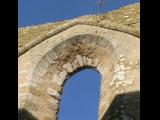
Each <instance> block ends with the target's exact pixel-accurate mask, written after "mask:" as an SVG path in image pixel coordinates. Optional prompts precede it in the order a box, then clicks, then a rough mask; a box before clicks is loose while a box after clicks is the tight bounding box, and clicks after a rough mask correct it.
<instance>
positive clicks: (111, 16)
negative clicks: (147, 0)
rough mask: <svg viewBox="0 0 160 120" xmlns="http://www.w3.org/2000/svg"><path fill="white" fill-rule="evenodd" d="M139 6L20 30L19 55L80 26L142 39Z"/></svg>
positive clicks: (130, 6)
mask: <svg viewBox="0 0 160 120" xmlns="http://www.w3.org/2000/svg"><path fill="white" fill-rule="evenodd" d="M139 6H140V5H139V4H138V3H136V4H133V5H129V6H126V7H122V8H120V9H118V10H114V11H112V12H109V13H107V14H100V15H86V16H81V17H79V18H76V19H73V20H68V21H67V20H66V21H62V22H57V23H47V24H44V25H38V26H30V27H26V28H19V29H18V38H19V40H18V41H19V42H18V47H19V48H18V54H19V55H21V54H23V53H24V52H26V51H27V50H29V49H30V48H31V47H33V46H35V45H36V44H39V43H40V42H42V41H43V40H45V39H47V38H49V37H51V36H53V35H55V34H57V33H59V32H62V31H63V30H65V29H68V28H70V27H72V26H75V25H78V24H84V25H93V26H99V27H103V28H108V29H113V30H117V31H122V32H125V33H129V34H132V35H134V36H137V37H140V15H139V13H140V9H139Z"/></svg>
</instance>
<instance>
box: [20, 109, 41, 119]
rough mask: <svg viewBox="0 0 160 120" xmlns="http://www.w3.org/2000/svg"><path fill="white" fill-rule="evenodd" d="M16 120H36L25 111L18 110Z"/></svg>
mask: <svg viewBox="0 0 160 120" xmlns="http://www.w3.org/2000/svg"><path fill="white" fill-rule="evenodd" d="M18 120H38V119H37V118H36V117H34V116H33V115H32V114H31V113H30V112H28V111H27V110H25V109H18Z"/></svg>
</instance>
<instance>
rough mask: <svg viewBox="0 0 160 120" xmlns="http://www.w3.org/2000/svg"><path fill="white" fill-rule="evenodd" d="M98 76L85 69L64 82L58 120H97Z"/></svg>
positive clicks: (95, 72) (92, 71)
mask: <svg viewBox="0 0 160 120" xmlns="http://www.w3.org/2000/svg"><path fill="white" fill-rule="evenodd" d="M100 79H101V77H100V74H99V73H98V72H97V71H95V70H92V69H85V70H82V71H80V72H78V73H76V74H74V75H73V76H72V77H71V78H70V79H68V81H67V82H66V84H65V86H64V90H63V94H62V99H61V102H60V112H59V120H98V101H99V93H100Z"/></svg>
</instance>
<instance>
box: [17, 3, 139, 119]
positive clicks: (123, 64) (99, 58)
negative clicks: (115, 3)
mask: <svg viewBox="0 0 160 120" xmlns="http://www.w3.org/2000/svg"><path fill="white" fill-rule="evenodd" d="M132 6H134V7H133V8H136V9H137V8H138V7H137V6H139V4H135V5H132ZM126 8H128V9H129V11H130V9H131V6H129V7H125V8H122V9H121V10H125V11H127V9H126ZM132 10H133V12H130V13H134V9H131V11H132ZM113 13H114V12H113ZM115 14H116V12H115ZM118 14H119V13H118ZM126 14H127V13H126ZM137 16H138V15H137ZM110 17H111V18H112V15H110ZM84 18H85V17H84ZM124 18H126V17H124ZM80 19H81V21H82V20H83V17H80ZM121 19H122V18H121ZM112 20H113V19H112ZM102 21H103V20H100V21H99V23H101V22H102ZM122 21H123V19H122ZM127 21H129V20H127ZM136 21H138V20H136ZM99 23H97V26H96V25H94V26H93V25H89V24H88V25H84V24H75V25H73V26H70V27H66V29H61V31H59V32H57V33H56V34H50V36H48V37H43V39H41V41H39V42H36V44H34V45H33V46H30V47H28V49H27V51H25V52H23V53H22V54H20V55H19V57H18V83H19V85H18V108H19V115H20V117H19V118H21V119H24V118H25V119H28V120H31V119H33V120H36V119H38V120H56V119H57V114H58V112H59V102H60V99H61V94H62V89H63V86H64V85H65V82H66V81H67V80H68V78H69V77H70V76H71V75H72V74H74V73H75V72H77V71H79V70H82V69H85V68H88V67H89V68H91V69H96V70H97V71H99V72H100V75H101V78H102V79H101V93H100V101H99V113H98V114H99V118H98V120H116V119H117V118H118V119H122V120H139V111H138V110H139V91H140V65H139V61H140V38H139V37H138V36H136V35H134V32H133V34H131V33H129V32H128V33H127V32H124V31H123V30H122V31H118V28H116V29H117V30H115V29H109V28H105V27H100V26H98V24H99ZM124 23H125V22H124ZM136 24H137V23H136ZM133 28H135V29H136V27H135V26H134V27H133ZM37 30H38V29H37ZM132 30H133V31H134V29H132ZM136 30H137V29H136ZM20 31H21V30H20ZM53 31H54V30H53ZM130 32H131V31H130ZM46 34H47V33H46ZM138 34H139V32H138ZM34 40H40V39H34ZM34 40H33V41H34ZM31 41H32V40H31ZM29 43H30V42H29ZM33 43H34V42H33ZM26 44H28V43H25V44H24V45H22V46H23V47H24V46H25V45H26ZM30 45H31V44H30ZM23 47H22V48H23ZM91 84H92V83H91ZM25 116H26V117H25Z"/></svg>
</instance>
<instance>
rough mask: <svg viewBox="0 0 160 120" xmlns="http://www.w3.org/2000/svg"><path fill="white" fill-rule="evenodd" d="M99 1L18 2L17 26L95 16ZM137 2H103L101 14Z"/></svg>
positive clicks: (47, 0) (112, 0)
mask: <svg viewBox="0 0 160 120" xmlns="http://www.w3.org/2000/svg"><path fill="white" fill-rule="evenodd" d="M97 1H99V0H18V26H19V27H24V26H29V25H36V24H42V23H46V22H55V21H62V20H65V19H72V18H75V17H78V16H81V15H87V14H97V13H98V5H97V4H96V3H97ZM137 1H138V0H104V5H103V9H102V10H103V12H107V11H111V10H114V9H118V8H119V7H121V6H124V5H128V4H131V3H135V2H137Z"/></svg>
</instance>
